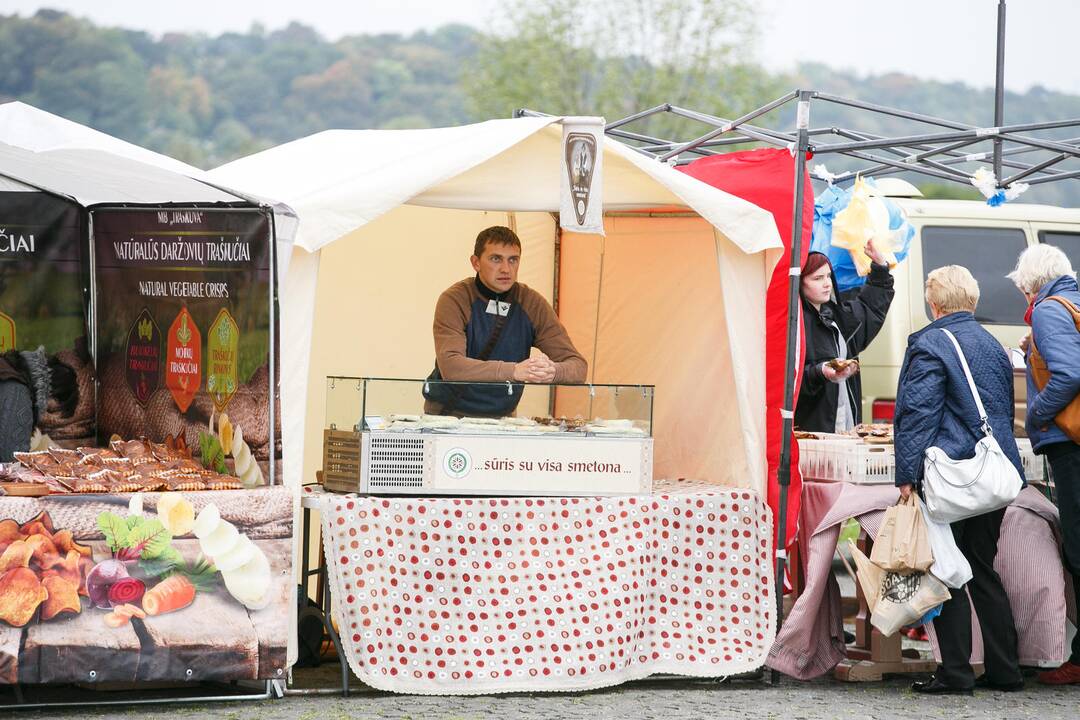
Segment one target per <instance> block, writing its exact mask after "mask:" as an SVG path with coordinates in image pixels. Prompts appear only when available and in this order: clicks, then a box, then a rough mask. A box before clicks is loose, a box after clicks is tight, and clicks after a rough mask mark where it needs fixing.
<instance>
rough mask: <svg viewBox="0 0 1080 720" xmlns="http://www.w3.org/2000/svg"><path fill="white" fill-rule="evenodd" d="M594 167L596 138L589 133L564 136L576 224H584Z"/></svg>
mask: <svg viewBox="0 0 1080 720" xmlns="http://www.w3.org/2000/svg"><path fill="white" fill-rule="evenodd" d="M595 167H596V138H595V137H594V136H592V135H590V134H589V133H576V132H572V133H570V134H568V135H567V136H566V171H567V173H568V174H569V176H570V197H571V198H572V200H573V204H574V217H576V218H577V222H578V225H584V224H585V217H586V215H587V214H588V212H589V200H590V199H591V197H592V182H593V169H594V168H595Z"/></svg>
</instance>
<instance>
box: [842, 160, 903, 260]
mask: <svg viewBox="0 0 1080 720" xmlns="http://www.w3.org/2000/svg"><path fill="white" fill-rule="evenodd" d="M893 236H894V233H893V231H892V230H890V229H889V210H888V208H886V207H885V203H884V202H882V200H881V198H878V197H874V196H871V194H870V187H869V186H868V185H867V184H866V181H864V180H863V179H862V177H861V176H859V177H856V178H855V186H854V187H853V188H852V189H851V202H849V203H848V206H847V207H846V208H844V209H843V210H841V211H840V212H838V213H837V214H836V217H835V218H834V219H833V229H832V245H833V247H841V248H844V249H846V250H847V251H848V252H850V253H851V260H852V262H854V263H855V271H856V272H858V273H859V275H860V276H861V277H865V276H866V275H868V274H869V273H870V256H869V255H867V254H866V250H865V249H864V248H865V247H866V243H867V241H869V240H873V241H874V247H875V248H877V249H878V250H879V251H880V252H881V254H882V255H883V256H884V257H885V261H886V262H887V263H888V264H889V267H896V255H895V254H894V247H893Z"/></svg>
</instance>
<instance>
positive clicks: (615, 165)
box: [207, 117, 782, 252]
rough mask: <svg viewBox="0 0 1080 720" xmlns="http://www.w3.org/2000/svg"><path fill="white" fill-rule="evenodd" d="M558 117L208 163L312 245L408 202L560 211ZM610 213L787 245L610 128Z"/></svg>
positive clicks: (303, 145)
mask: <svg viewBox="0 0 1080 720" xmlns="http://www.w3.org/2000/svg"><path fill="white" fill-rule="evenodd" d="M561 121H562V118H558V117H542V118H516V119H512V120H511V119H506V120H489V121H487V122H483V123H478V124H475V125H463V126H458V127H448V128H434V129H428V130H328V131H326V132H321V133H317V134H315V135H311V136H308V137H305V138H301V139H299V140H295V141H293V142H290V143H285V144H284V145H279V146H277V147H274V148H270V149H269V150H264V151H262V152H260V153H256V154H254V155H250V156H248V157H246V158H241V159H239V160H235V161H233V162H231V163H228V164H226V165H222V166H221V167H219V168H216V169H214V170H211V171H209V172H208V173H207V175H208V177H209V178H210V179H211V180H213V181H214V182H215V183H218V184H221V185H224V186H229V187H236V188H240V189H242V190H243V191H244V192H250V193H254V194H258V195H262V196H266V197H276V198H279V199H281V200H282V201H283V202H286V203H288V204H289V205H290V206H292V207H293V208H294V209H295V210H296V212H297V214H298V215H299V216H300V227H299V231H298V233H297V237H296V244H298V245H300V246H301V247H304V248H306V249H307V250H310V251H312V252H314V251H316V250H319V249H320V248H322V247H324V246H326V245H327V244H329V243H331V242H333V241H334V240H336V239H338V238H340V237H342V236H344V235H346V234H348V233H350V232H352V231H353V230H355V229H357V228H359V227H361V226H363V225H365V224H366V223H369V222H371V221H372V220H374V219H375V218H377V217H379V216H380V215H382V214H384V213H386V212H388V211H390V210H392V209H394V208H395V207H397V206H399V205H403V204H413V205H427V206H432V207H443V208H460V209H479V210H502V211H522V212H524V211H544V212H558V210H559V201H560V183H559V173H560V172H561V171H562V166H561V163H560V160H559V158H560V155H561V152H562V127H561ZM603 203H604V209H605V210H606V211H618V210H645V209H650V208H659V207H672V206H675V207H679V208H685V209H688V210H692V211H694V212H696V213H698V214H699V215H701V216H702V217H704V218H705V219H706V220H708V221H709V222H710V223H712V224H713V225H714V226H715V227H716V228H718V229H719V230H720V232H722V233H723V234H724V235H725V236H726V237H727V238H728V239H730V240H731V241H732V242H734V243H735V244H736V245H737V246H738V247H740V248H741V249H742V250H743V251H745V252H758V251H762V250H767V249H771V248H780V247H782V245H781V242H780V237H779V235H778V234H777V230H776V223H775V222H774V220H773V217H772V215H771V214H769V213H768V212H766V211H765V210H762V209H761V208H759V207H757V206H756V205H753V204H752V203H749V202H746V201H745V200H742V199H740V198H737V197H735V196H733V195H729V194H727V193H725V192H722V191H720V190H717V189H715V188H713V187H710V186H709V185H706V184H705V183H702V182H700V181H698V180H696V179H694V178H691V177H689V176H687V175H685V174H683V173H680V172H677V171H676V170H674V169H673V168H671V167H669V166H667V165H664V164H662V163H660V162H657V161H656V160H654V159H651V158H647V157H645V156H643V155H641V154H640V153H638V152H636V151H634V150H631V149H630V148H629V147H627V146H625V145H623V144H621V143H619V142H616V141H614V140H611V139H609V138H605V140H604V171H603Z"/></svg>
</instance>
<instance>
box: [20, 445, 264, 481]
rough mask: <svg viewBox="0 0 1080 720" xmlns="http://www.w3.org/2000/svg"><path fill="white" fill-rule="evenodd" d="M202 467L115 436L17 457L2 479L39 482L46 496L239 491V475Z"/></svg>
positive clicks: (174, 451) (166, 448)
mask: <svg viewBox="0 0 1080 720" xmlns="http://www.w3.org/2000/svg"><path fill="white" fill-rule="evenodd" d="M224 467H225V466H224V465H222V466H219V467H218V468H217V469H211V468H206V467H203V466H202V465H201V464H200V463H199V462H197V461H196V460H194V459H192V457H191V455H190V453H188V452H186V451H185V450H183V449H180V448H178V447H177V446H176V445H175V444H168V443H152V442H149V441H147V440H123V439H119V438H114V439H113V440H112V441H111V442H110V443H109V447H108V448H91V447H80V448H78V449H77V450H65V449H62V448H55V447H54V448H49V449H48V450H39V451H36V452H25V453H23V452H19V453H15V462H13V463H8V464H0V481H6V482H19V483H38V484H43V485H45V486H46V487H48V489H49V492H50V493H133V492H155V491H164V490H183V491H198V490H239V489H240V488H242V487H243V482H242V480H241V479H240V478H239V477H234V476H232V475H228V474H225V473H223V472H221V471H220V470H221V469H223V468H224Z"/></svg>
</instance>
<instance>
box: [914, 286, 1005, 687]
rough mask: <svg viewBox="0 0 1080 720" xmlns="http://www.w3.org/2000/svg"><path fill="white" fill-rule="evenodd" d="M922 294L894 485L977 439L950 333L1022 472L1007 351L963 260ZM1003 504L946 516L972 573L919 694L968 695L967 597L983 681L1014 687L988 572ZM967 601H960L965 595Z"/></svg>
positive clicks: (995, 583) (996, 591) (995, 580)
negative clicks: (984, 322)
mask: <svg viewBox="0 0 1080 720" xmlns="http://www.w3.org/2000/svg"><path fill="white" fill-rule="evenodd" d="M926 302H927V303H928V304H929V305H930V310H931V312H932V313H933V316H934V322H933V323H931V324H930V325H929V326H927V327H925V328H923V329H922V330H920V331H918V332H916V333H913V334H912V335H911V336H910V337H909V338H908V346H907V352H906V353H905V355H904V364H903V365H902V366H901V368H900V384H899V386H898V387H897V390H896V417H895V419H894V423H895V428H894V431H895V432H894V434H895V437H896V440H895V456H896V485H897V486H898V487H899V488H900V494H901V495H902V496H904V497H907V496H909V495H910V494H911V493H912V492H914V491H917V490H918V489H919V488H921V485H922V479H923V459H924V457H925V455H926V450H927V449H928V448H930V447H931V446H934V447H938V448H941V449H942V450H943V451H945V453H946V454H947V455H948V456H949V457H951V458H955V459H957V460H959V459H963V458H970V457H972V456H973V455H974V454H975V444H976V443H977V442H978V441H979V440H980V439H982V437H983V434H984V433H983V430H982V425H983V422H982V418H981V417H980V413H979V408H978V407H977V406H976V403H975V398H974V397H973V395H972V392H971V389H970V386H969V384H968V380H967V375H966V374H965V372H964V369H963V365H962V364H961V362H960V357H959V355H958V354H957V352H956V347H955V346H954V345H953V340H952V339H950V337H949V336H950V335H952V336H953V337H955V339H956V342H957V343H958V344H959V346H960V349H961V351H962V352H963V353H964V357H965V358H966V359H967V364H968V366H969V367H970V369H971V375H972V377H973V378H974V381H975V385H976V386H977V387H978V388H979V395H980V397H981V398H982V402H983V405H984V407H985V408H986V421H987V422H988V423H989V425H990V428H991V431H992V432H993V434H994V438H995V439H996V440H997V441H998V445H1000V446H1001V449H1002V451H1003V452H1004V453H1005V455H1006V457H1008V458H1009V460H1010V461H1011V462H1012V464H1013V465H1015V466H1016V469H1017V471H1018V472H1019V473H1020V477H1021V478H1023V477H1024V468H1023V466H1022V465H1021V463H1020V452H1019V451H1018V450H1017V448H1016V439H1015V438H1014V437H1013V433H1012V422H1013V382H1012V365H1011V363H1010V362H1009V357H1008V355H1006V354H1005V349H1004V348H1003V347H1001V343H999V342H998V341H997V340H995V339H994V336H993V335H991V334H990V333H988V332H987V331H986V330H985V329H984V328H983V327H982V326H981V325H979V323H977V322H976V321H975V314H974V313H975V306H976V305H978V303H979V284H978V283H977V282H976V281H975V278H974V277H972V275H971V273H970V272H969V271H968V269H967V268H964V267H960V266H959V265H949V266H946V267H941V268H938V269H936V270H933V271H931V272H930V274H929V275H928V276H927V278H926ZM1004 516H1005V508H1001V509H999V510H994V511H991V512H987V513H982V514H981V515H975V516H974V517H969V518H966V519H964V520H958V521H957V522H954V523H952V533H953V537H954V538H956V545H957V547H958V548H959V549H960V552H962V553H963V554H964V557H965V558H967V560H968V562H969V563H970V564H971V572H972V578H971V580H970V581H969V582H968V584H967V585H966V586H965V587H964V588H962V589H960V590H951V591H950V594H951V597H950V598H949V600H947V601H945V603H944V604H943V605H942V606H941V614H940V615H938V617H937V619H935V620H934V629H935V630H936V631H937V637H938V646H939V648H940V650H941V665H940V666H938V668H937V670H936V671H935V672H934V675H933V676H932V677H931V678H930V679H929V680H926V681H924V682H916V683H915V684H914V685H912V689H913V690H915V692H918V693H928V694H961V695H970V694H971V692H972V688H973V687H974V686H975V675H974V672H973V671H972V668H971V664H970V659H971V604H974V605H975V610H976V612H977V613H978V615H979V626H980V629H981V630H982V640H983V650H984V652H983V655H984V658H985V660H984V667H985V669H986V673H985V675H984V680H983V684H984V685H985V686H987V687H991V688H993V689H996V690H1006V691H1009V690H1019V689H1021V688H1022V687H1023V686H1024V680H1023V678H1022V677H1021V675H1020V663H1019V658H1018V650H1017V639H1016V626H1015V624H1014V622H1013V615H1012V608H1011V607H1010V606H1009V598H1008V596H1007V595H1006V594H1005V587H1004V586H1003V585H1002V584H1001V578H1000V577H999V576H998V574H997V572H996V571H995V570H994V557H995V556H996V555H997V545H998V535H999V534H1000V533H1001V521H1002V519H1003V518H1004ZM969 594H970V596H971V602H970V603H969V602H968V595H969Z"/></svg>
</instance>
